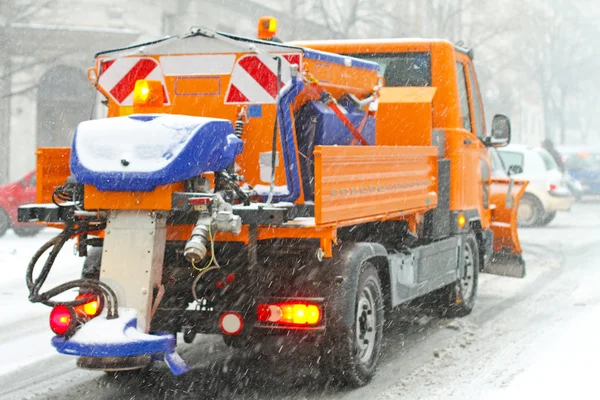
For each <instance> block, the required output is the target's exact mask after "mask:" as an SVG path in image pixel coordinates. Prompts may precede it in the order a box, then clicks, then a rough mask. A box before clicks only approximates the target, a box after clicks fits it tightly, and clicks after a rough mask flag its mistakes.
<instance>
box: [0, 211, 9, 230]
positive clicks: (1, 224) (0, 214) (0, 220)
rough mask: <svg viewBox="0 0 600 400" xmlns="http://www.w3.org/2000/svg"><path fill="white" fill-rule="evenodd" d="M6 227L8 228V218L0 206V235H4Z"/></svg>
mask: <svg viewBox="0 0 600 400" xmlns="http://www.w3.org/2000/svg"><path fill="white" fill-rule="evenodd" d="M8 228H10V218H9V217H8V214H7V213H6V211H4V210H3V209H1V208H0V237H2V236H4V234H5V233H6V231H7V230H8Z"/></svg>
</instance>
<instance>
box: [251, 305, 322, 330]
mask: <svg viewBox="0 0 600 400" xmlns="http://www.w3.org/2000/svg"><path fill="white" fill-rule="evenodd" d="M256 316H257V319H258V320H259V321H261V322H273V323H277V324H283V325H296V326H306V325H317V324H319V322H321V308H320V306H318V305H315V304H306V303H281V304H259V305H258V308H257V315H256Z"/></svg>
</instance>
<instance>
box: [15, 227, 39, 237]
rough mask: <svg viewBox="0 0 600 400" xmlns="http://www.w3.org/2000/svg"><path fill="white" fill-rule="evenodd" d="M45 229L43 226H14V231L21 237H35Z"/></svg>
mask: <svg viewBox="0 0 600 400" xmlns="http://www.w3.org/2000/svg"><path fill="white" fill-rule="evenodd" d="M42 229H44V228H43V227H42V226H13V231H15V233H16V234H17V236H20V237H33V236H35V235H37V234H38V233H40V232H41V231H42Z"/></svg>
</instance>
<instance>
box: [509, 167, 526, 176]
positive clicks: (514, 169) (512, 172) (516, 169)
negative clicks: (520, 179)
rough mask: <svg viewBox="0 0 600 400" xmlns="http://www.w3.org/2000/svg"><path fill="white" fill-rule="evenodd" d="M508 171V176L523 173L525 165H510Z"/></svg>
mask: <svg viewBox="0 0 600 400" xmlns="http://www.w3.org/2000/svg"><path fill="white" fill-rule="evenodd" d="M506 173H507V174H508V176H511V175H517V174H522V173H523V167H521V166H520V165H511V166H510V167H508V171H506Z"/></svg>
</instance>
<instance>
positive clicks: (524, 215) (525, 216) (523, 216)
mask: <svg viewBox="0 0 600 400" xmlns="http://www.w3.org/2000/svg"><path fill="white" fill-rule="evenodd" d="M531 218H533V206H532V205H531V204H529V203H528V202H525V201H524V202H521V204H520V205H519V210H518V213H517V219H518V220H519V221H520V222H521V223H527V222H529V221H530V220H531Z"/></svg>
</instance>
